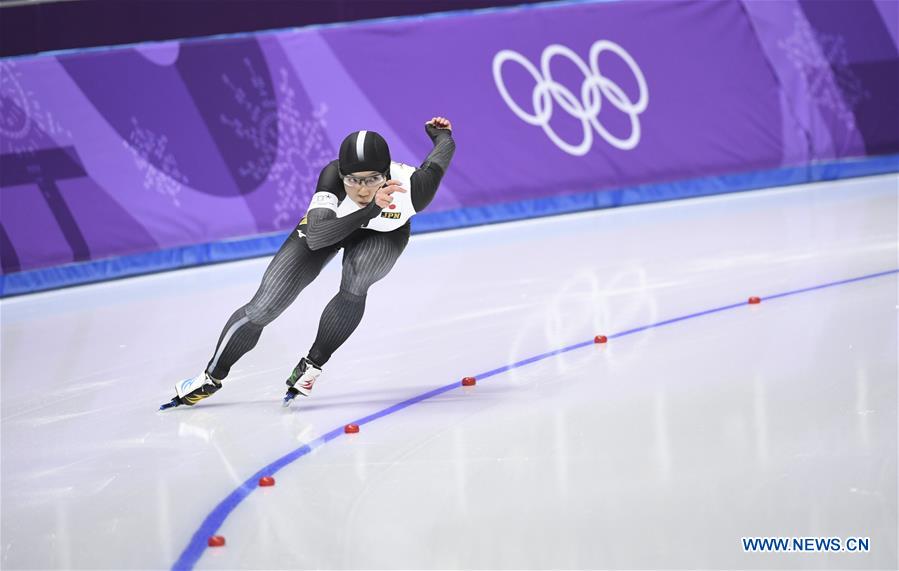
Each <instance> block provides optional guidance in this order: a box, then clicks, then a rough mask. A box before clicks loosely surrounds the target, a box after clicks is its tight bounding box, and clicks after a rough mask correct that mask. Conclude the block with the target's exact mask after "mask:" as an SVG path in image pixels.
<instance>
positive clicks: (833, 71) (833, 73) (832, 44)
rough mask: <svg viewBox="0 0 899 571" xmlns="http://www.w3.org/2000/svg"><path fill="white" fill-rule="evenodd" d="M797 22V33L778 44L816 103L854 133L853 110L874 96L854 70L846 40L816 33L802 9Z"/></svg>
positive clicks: (833, 35)
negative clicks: (850, 62) (851, 65)
mask: <svg viewBox="0 0 899 571" xmlns="http://www.w3.org/2000/svg"><path fill="white" fill-rule="evenodd" d="M793 21H794V26H793V31H792V32H791V34H790V36H789V37H787V38H786V39H782V40H779V41H778V42H777V45H778V47H780V49H781V50H783V52H784V53H785V54H786V56H787V58H788V59H789V61H790V63H792V64H793V66H794V67H795V68H796V71H797V72H798V73H799V76H800V78H801V79H802V81H803V83H804V84H805V86H806V89H807V91H808V94H809V97H810V98H811V100H812V102H813V103H815V104H816V105H817V106H818V107H819V108H823V109H827V110H829V111H831V112H832V113H833V114H834V115H835V116H836V117H837V119H838V120H839V121H840V123H841V124H842V125H843V126H844V127H845V128H846V129H847V131H850V132H851V131H854V130H855V129H856V124H855V114H854V112H853V111H854V109H855V107H856V106H858V104H859V103H861V102H862V101H864V100H865V99H867V98H869V97H870V96H871V94H870V93H869V92H868V91H867V90H865V88H864V86H863V85H862V82H861V80H860V79H859V78H858V76H857V75H856V74H855V73H854V72H853V71H852V68H851V67H850V64H849V54H848V52H847V51H846V43H845V40H844V38H843V37H842V36H839V35H835V34H826V33H823V32H818V31H816V30H815V29H813V28H812V26H811V24H810V23H809V21H808V20H807V19H806V18H805V17H804V16H803V15H802V14H801V13H800V12H799V11H798V10H796V11H794V13H793Z"/></svg>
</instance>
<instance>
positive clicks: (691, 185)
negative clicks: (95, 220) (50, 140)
mask: <svg viewBox="0 0 899 571" xmlns="http://www.w3.org/2000/svg"><path fill="white" fill-rule="evenodd" d="M888 173H899V155H885V156H876V157H861V158H853V159H840V160H834V161H822V162H815V163H811V164H806V165H800V166H793V167H782V168H777V169H771V170H764V171H753V172H745V173H735V174H727V175H720V176H709V177H701V178H693V179H686V180H676V181H668V182H662V183H652V184H645V185H639V186H633V187H622V188H618V189H613V190H601V191H595V192H587V193H577V194H571V195H559V196H549V197H543V198H538V199H532V200H523V201H516V202H505V203H497V204H489V205H485V206H478V207H466V208H459V209H455V210H449V211H444V212H435V213H428V212H423V213H421V214H418V215H416V217H415V219H414V221H413V222H412V231H413V234H421V233H426V232H435V231H440V230H450V229H456V228H466V227H471V226H479V225H483V224H495V223H500V222H511V221H514V220H522V219H528V218H537V217H543V216H553V215H559V214H568V213H573V212H583V211H588V210H597V209H604V208H614V207H618V206H630V205H637V204H647V203H652V202H662V201H668V200H678V199H684V198H696V197H702V196H712V195H717V194H727V193H733V192H743V191H749V190H758V189H763V188H769V187H778V186H790V185H797V184H807V183H813V182H823V181H831V180H841V179H846V178H855V177H863V176H873V175H880V174H888ZM292 231H293V230H290V231H288V232H275V233H270V234H265V235H260V236H252V237H248V238H239V239H232V240H223V241H217V242H209V243H204V244H193V245H188V246H182V247H178V248H167V249H163V250H158V251H154V252H147V253H141V254H134V255H126V256H117V257H114V258H107V259H103V260H94V261H90V262H81V263H75V264H67V265H62V266H54V267H49V268H41V269H36V270H26V271H22V272H17V273H13V274H7V275H0V297H11V296H16V295H24V294H29V293H37V292H41V291H46V290H52V289H59V288H64V287H71V286H77V285H85V284H90V283H95V282H102V281H108V280H113V279H121V278H128V277H135V276H140V275H146V274H151V273H156V272H162V271H169V270H175V269H186V268H190V267H194V266H202V265H208V264H215V263H222V262H231V261H237V260H243V259H248V258H256V257H264V256H269V255H273V254H274V253H275V252H276V251H277V250H278V248H279V247H280V246H281V244H282V243H283V242H284V240H285V238H286V237H287V235H288V234H289V233H290V232H292Z"/></svg>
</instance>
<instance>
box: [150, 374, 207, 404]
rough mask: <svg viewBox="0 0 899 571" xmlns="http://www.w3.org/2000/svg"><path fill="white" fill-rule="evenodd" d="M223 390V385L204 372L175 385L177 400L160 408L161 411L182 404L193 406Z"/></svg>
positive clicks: (174, 399)
mask: <svg viewBox="0 0 899 571" xmlns="http://www.w3.org/2000/svg"><path fill="white" fill-rule="evenodd" d="M220 388H222V383H220V382H219V381H217V380H215V379H213V378H212V377H210V376H209V373H207V372H206V371H203V372H202V373H200V374H199V375H197V376H196V377H193V378H190V379H187V380H185V381H181V382H180V383H176V384H175V398H173V399H172V400H171V401H169V402H167V403H165V404H163V405H162V406H160V407H159V410H165V409H167V408H173V407H176V406H179V405H182V404H186V405H188V406H193V405H195V404H197V403H198V402H200V401H201V400H203V399H205V398H207V397H211V396H212V395H213V394H214V393H215V392H216V391H217V390H219V389H220Z"/></svg>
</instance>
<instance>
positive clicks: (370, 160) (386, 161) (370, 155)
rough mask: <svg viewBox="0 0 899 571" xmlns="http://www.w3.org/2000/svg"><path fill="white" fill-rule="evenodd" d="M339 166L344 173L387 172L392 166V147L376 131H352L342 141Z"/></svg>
mask: <svg viewBox="0 0 899 571" xmlns="http://www.w3.org/2000/svg"><path fill="white" fill-rule="evenodd" d="M338 166H339V168H340V173H341V174H344V175H347V174H350V173H353V172H362V171H377V172H381V173H386V172H387V170H388V169H389V168H390V148H389V147H388V146H387V141H385V140H384V137H382V136H381V135H380V134H379V133H376V132H375V131H356V132H355V133H350V134H349V135H347V136H346V138H345V139H344V140H343V142H342V143H340V155H339V156H338Z"/></svg>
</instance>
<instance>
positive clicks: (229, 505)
mask: <svg viewBox="0 0 899 571" xmlns="http://www.w3.org/2000/svg"><path fill="white" fill-rule="evenodd" d="M896 273H899V269H893V270H887V271H885V272H877V273H874V274H867V275H864V276H858V277H855V278H849V279H845V280H839V281H835V282H828V283H825V284H820V285H816V286H811V287H805V288H802V289H795V290H791V291H785V292H782V293H777V294H773V295H769V296H765V297H762V298H761V300H762V301H764V300H771V299H777V298H779V297H786V296H790V295H797V294H800V293H806V292H810V291H815V290H819V289H824V288H828V287H834V286H839V285H845V284H849V283H854V282H859V281H862V280H869V279H873V278H879V277H883V276H888V275H892V274H896ZM747 303H748V302H746V301H742V302H740V303H731V304H729V305H723V306H721V307H716V308H713V309H707V310H705V311H699V312H696V313H690V314H688V315H683V316H681V317H675V318H673V319H666V320H665V321H659V322H658V323H651V324H649V325H644V326H642V327H635V328H633V329H628V330H626V331H621V332H619V333H614V334H611V335H608V336H607V338H608V339H616V338H620V337H624V336H626V335H633V334H634V333H639V332H640V331H646V330H647V329H653V328H656V327H663V326H665V325H671V324H672V323H678V322H680V321H685V320H687V319H693V318H696V317H701V316H703V315H709V314H712V313H718V312H720V311H726V310H728V309H734V308H737V307H743V306H745V305H747ZM593 344H594V342H593V340H592V339H591V340H590V341H584V342H582V343H575V344H574V345H569V346H567V347H562V348H561V349H556V350H554V351H548V352H546V353H541V354H539V355H535V356H533V357H529V358H527V359H524V360H522V361H518V362H516V363H512V364H511V365H505V366H503V367H499V368H497V369H493V370H490V371H487V372H485V373H481V374H480V375H475V377H476V378H477V379H478V380H482V379H486V378H489V377H493V376H495V375H499V374H500V373H504V372H506V371H509V370H512V369H516V368H518V367H523V366H525V365H529V364H531V363H536V362H537V361H542V360H544V359H548V358H549V357H553V356H555V355H559V354H562V353H566V352H568V351H574V350H575V349H581V348H583V347H588V346H590V345H593ZM459 386H461V384H460V382H459V381H454V382H452V383H450V384H448V385H443V386H442V387H438V388H436V389H432V390H430V391H428V392H426V393H422V394H420V395H417V396H414V397H412V398H410V399H407V400H404V401H402V402H399V403H397V404H395V405H392V406H389V407H387V408H385V409H383V410H380V411H378V412H375V413H373V414H370V415H368V416H364V417H362V418H360V419H358V420H354V421H351V422H349V423H347V424H358V425H359V426H362V425H363V424H368V423H369V422H373V421H375V420H377V419H379V418H381V417H384V416H387V415H390V414H393V413H395V412H399V411H401V410H403V409H404V408H407V407H410V406H412V405H414V404H417V403H420V402H422V401H424V400H427V399H430V398H432V397H435V396H438V395H442V394H443V393H445V392H449V391H451V390H453V389H455V388H457V387H459ZM343 426H344V425H341V426H340V427H338V428H335V429H334V430H332V431H330V432H328V433H327V434H325V435H323V436H319V437H318V438H316V439H315V440H313V441H311V442H309V443H308V444H304V445H303V446H300V447H299V448H297V449H296V450H293V451H292V452H289V453H287V454H285V455H284V456H282V457H280V458H278V459H277V460H275V461H274V462H272V463H271V464H269V465H267V466H265V467H264V468H262V469H261V470H259V471H258V472H256V473H255V474H253V475H252V476H250V477H249V478H247V480H246V481H244V482H243V483H242V484H241V485H240V486H238V488H237V489H235V490H234V491H233V492H231V493H230V494H228V496H227V497H226V498H225V499H224V500H222V501H221V503H219V505H217V506H216V507H215V509H213V510H212V511H211V512H210V513H209V515H208V516H206V519H204V520H203V523H201V524H200V527H199V528H197V531H196V532H194V534H193V537H191V539H190V543H189V544H188V545H187V547H186V548H185V549H184V551H183V552H182V553H181V556H180V557H178V560H177V561H176V562H175V564H174V565H172V569H173V570H189V569H193V568H194V566H195V565H196V564H197V561H199V559H200V557H201V556H202V555H203V552H204V551H205V550H206V547H207V543H206V542H207V540H208V539H209V537H210V536H212V535H215V532H216V531H218V530H219V529H220V528H221V526H222V524H224V523H225V519H226V518H227V517H228V516H229V515H230V514H231V512H232V511H234V509H235V508H236V507H237V506H238V505H240V502H242V501H243V500H244V499H245V498H246V497H247V496H249V495H250V493H251V492H252V491H253V490H255V489H256V488H257V487H258V485H259V478H261V477H263V476H273V475H275V474H276V473H277V472H278V471H280V470H281V468H284V467H285V466H287V465H288V464H291V463H293V462H294V461H296V460H298V459H300V458H302V457H303V456H305V455H307V454H309V453H310V452H312V451H313V450H315V449H316V448H319V447H321V446H323V445H324V444H326V443H327V442H330V441H331V440H334V439H335V438H337V437H338V436H340V435H341V434H343Z"/></svg>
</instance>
